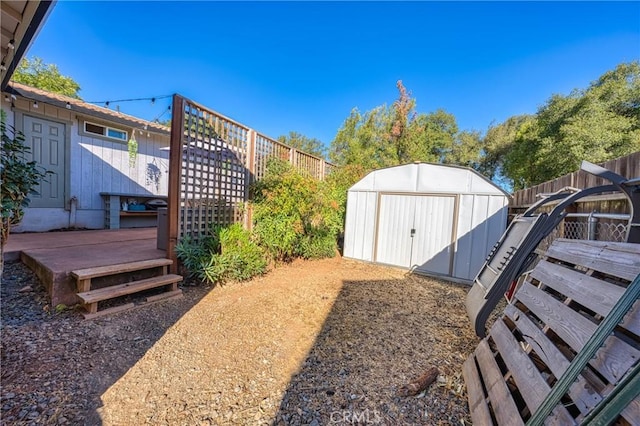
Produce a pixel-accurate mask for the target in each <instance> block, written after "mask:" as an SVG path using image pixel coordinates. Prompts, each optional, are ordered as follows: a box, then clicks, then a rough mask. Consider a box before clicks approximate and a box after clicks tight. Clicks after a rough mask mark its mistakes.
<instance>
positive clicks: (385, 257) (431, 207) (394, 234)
mask: <svg viewBox="0 0 640 426" xmlns="http://www.w3.org/2000/svg"><path fill="white" fill-rule="evenodd" d="M454 214H455V197H453V196H416V195H389V194H382V195H381V197H380V210H379V216H378V233H377V241H376V243H377V244H376V247H377V251H376V261H377V262H380V263H385V264H388V265H394V266H401V267H404V268H414V267H415V268H416V269H417V270H419V271H422V272H433V273H438V274H444V275H450V274H451V267H450V265H451V256H452V253H453V251H452V246H453V244H452V234H453V232H452V231H453V221H454Z"/></svg>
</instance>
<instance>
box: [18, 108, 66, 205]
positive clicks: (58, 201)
mask: <svg viewBox="0 0 640 426" xmlns="http://www.w3.org/2000/svg"><path fill="white" fill-rule="evenodd" d="M64 130H65V126H64V124H61V123H55V122H53V121H49V120H43V119H41V118H35V117H30V116H28V115H25V116H24V136H25V143H26V145H27V146H28V147H29V148H30V150H31V153H30V157H31V160H33V161H36V162H37V163H38V166H40V167H41V168H42V169H44V170H47V171H49V172H51V173H49V174H47V176H46V177H45V179H44V181H43V182H42V183H40V185H38V187H37V188H36V191H37V192H38V195H33V194H32V195H30V196H29V198H30V199H31V203H30V204H29V207H64V177H65V170H64V143H65V134H64Z"/></svg>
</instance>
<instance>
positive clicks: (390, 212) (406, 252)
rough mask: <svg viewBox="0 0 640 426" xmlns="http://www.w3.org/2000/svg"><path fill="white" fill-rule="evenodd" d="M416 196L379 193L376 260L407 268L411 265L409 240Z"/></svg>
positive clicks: (410, 238)
mask: <svg viewBox="0 0 640 426" xmlns="http://www.w3.org/2000/svg"><path fill="white" fill-rule="evenodd" d="M415 211H416V197H415V196H413V195H385V194H383V195H381V196H380V207H379V210H378V212H379V215H378V238H377V241H376V262H379V263H385V264H387V265H394V266H402V267H405V268H408V267H409V266H410V265H411V240H412V234H411V230H412V229H413V219H414V216H415Z"/></svg>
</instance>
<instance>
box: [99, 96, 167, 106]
mask: <svg viewBox="0 0 640 426" xmlns="http://www.w3.org/2000/svg"><path fill="white" fill-rule="evenodd" d="M171 96H173V95H164V96H151V97H148V98H131V99H116V100H106V101H87V103H89V104H105V105H106V106H109V104H110V103H120V102H137V101H151V104H155V102H156V101H157V100H159V99H167V98H170V97H171Z"/></svg>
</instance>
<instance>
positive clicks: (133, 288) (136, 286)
mask: <svg viewBox="0 0 640 426" xmlns="http://www.w3.org/2000/svg"><path fill="white" fill-rule="evenodd" d="M179 281H182V276H180V275H174V274H169V275H161V276H159V277H153V278H147V279H144V280H140V281H133V282H130V283H126V284H120V285H114V286H110V287H105V288H101V289H98V290H90V291H86V292H83V293H78V297H79V298H80V299H81V300H82V301H83V302H84V303H85V304H92V303H97V302H101V301H103V300H108V299H114V298H116V297H120V296H125V295H127V294H133V293H137V292H139V291H143V290H148V289H151V288H155V287H161V286H164V285H168V284H173V283H177V282H179Z"/></svg>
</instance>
